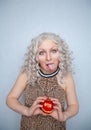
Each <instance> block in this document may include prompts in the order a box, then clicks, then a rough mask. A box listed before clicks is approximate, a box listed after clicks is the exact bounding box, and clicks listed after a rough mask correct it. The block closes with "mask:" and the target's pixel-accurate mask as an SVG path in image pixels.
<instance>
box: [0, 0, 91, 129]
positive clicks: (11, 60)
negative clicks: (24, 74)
mask: <svg viewBox="0 0 91 130" xmlns="http://www.w3.org/2000/svg"><path fill="white" fill-rule="evenodd" d="M42 32H53V33H56V34H59V35H60V36H61V37H62V38H63V39H64V40H65V41H66V42H67V43H68V44H69V47H70V49H71V50H72V51H73V56H74V58H75V60H74V64H75V66H74V67H75V72H76V74H75V75H74V80H75V84H76V91H77V95H78V99H79V104H80V110H79V114H78V115H77V116H75V117H73V118H71V119H70V120H68V121H67V130H91V101H90V100H91V96H90V95H91V0H0V130H19V127H20V117H21V115H19V114H17V113H15V112H14V111H12V110H10V109H9V108H8V107H7V106H6V96H7V94H8V93H9V91H10V89H11V88H12V86H13V84H14V83H15V81H16V78H17V76H18V73H19V71H20V67H21V65H22V63H23V57H24V53H25V52H26V48H27V46H28V45H29V42H30V40H31V38H33V37H35V36H36V35H38V34H40V33H42Z"/></svg>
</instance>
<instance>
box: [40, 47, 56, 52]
mask: <svg viewBox="0 0 91 130" xmlns="http://www.w3.org/2000/svg"><path fill="white" fill-rule="evenodd" d="M51 49H58V46H54V47H52V48H50V50H51ZM38 50H39V51H41V50H42V51H43V50H44V51H45V49H44V48H39V49H38Z"/></svg>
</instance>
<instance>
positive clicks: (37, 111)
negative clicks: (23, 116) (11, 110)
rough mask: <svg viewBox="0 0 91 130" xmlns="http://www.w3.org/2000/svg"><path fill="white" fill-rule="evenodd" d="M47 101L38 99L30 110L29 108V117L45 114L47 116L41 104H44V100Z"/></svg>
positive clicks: (43, 98) (41, 98)
mask: <svg viewBox="0 0 91 130" xmlns="http://www.w3.org/2000/svg"><path fill="white" fill-rule="evenodd" d="M45 99H46V97H38V98H37V99H36V100H35V101H34V103H33V104H32V106H31V107H30V108H28V116H32V115H38V114H43V115H46V114H45V113H44V112H43V111H42V110H41V108H42V105H41V104H40V103H41V102H44V100H45Z"/></svg>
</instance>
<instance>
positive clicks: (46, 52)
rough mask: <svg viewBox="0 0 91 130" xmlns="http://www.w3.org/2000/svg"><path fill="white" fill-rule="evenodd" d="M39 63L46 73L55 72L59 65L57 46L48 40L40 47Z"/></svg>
mask: <svg viewBox="0 0 91 130" xmlns="http://www.w3.org/2000/svg"><path fill="white" fill-rule="evenodd" d="M38 61H39V65H40V68H41V70H42V71H43V72H44V73H52V72H54V71H55V70H56V69H57V67H58V65H59V50H58V47H57V45H56V44H55V43H54V42H52V41H51V40H49V39H46V40H44V41H43V42H42V44H41V45H39V47H38Z"/></svg>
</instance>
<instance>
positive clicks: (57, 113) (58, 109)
mask: <svg viewBox="0 0 91 130" xmlns="http://www.w3.org/2000/svg"><path fill="white" fill-rule="evenodd" d="M50 99H51V100H52V101H53V103H54V109H53V111H52V112H51V113H50V114H49V115H50V116H52V117H53V118H55V119H57V120H59V121H63V118H64V116H63V112H62V106H61V104H60V102H59V100H58V99H56V98H50Z"/></svg>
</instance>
